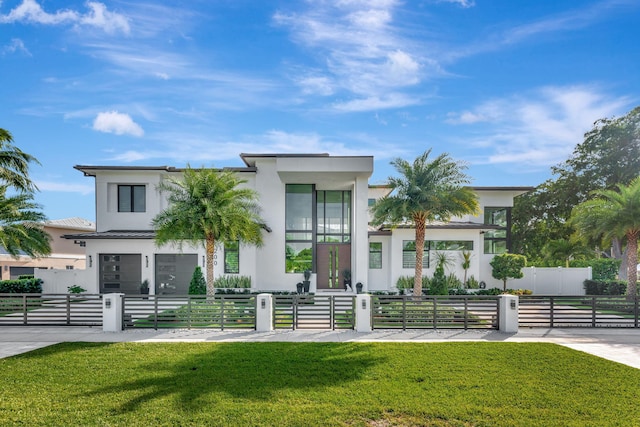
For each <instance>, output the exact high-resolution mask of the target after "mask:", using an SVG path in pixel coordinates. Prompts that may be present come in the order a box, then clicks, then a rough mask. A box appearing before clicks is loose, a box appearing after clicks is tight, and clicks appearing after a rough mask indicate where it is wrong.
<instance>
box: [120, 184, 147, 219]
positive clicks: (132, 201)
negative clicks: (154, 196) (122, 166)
mask: <svg viewBox="0 0 640 427" xmlns="http://www.w3.org/2000/svg"><path fill="white" fill-rule="evenodd" d="M145 193H146V191H145V186H144V185H118V212H145V211H146V195H145Z"/></svg>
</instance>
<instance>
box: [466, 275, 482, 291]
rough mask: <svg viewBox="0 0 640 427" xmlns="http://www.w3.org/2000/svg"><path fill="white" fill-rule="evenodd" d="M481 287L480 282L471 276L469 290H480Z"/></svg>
mask: <svg viewBox="0 0 640 427" xmlns="http://www.w3.org/2000/svg"><path fill="white" fill-rule="evenodd" d="M479 287H480V282H478V280H477V279H476V278H475V277H473V275H471V277H469V278H468V279H467V288H468V289H478V288H479Z"/></svg>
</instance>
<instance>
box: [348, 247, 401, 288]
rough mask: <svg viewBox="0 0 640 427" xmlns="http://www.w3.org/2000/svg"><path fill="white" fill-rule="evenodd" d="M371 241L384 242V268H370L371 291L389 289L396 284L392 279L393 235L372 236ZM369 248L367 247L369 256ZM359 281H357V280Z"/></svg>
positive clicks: (369, 285) (368, 282) (369, 281)
mask: <svg viewBox="0 0 640 427" xmlns="http://www.w3.org/2000/svg"><path fill="white" fill-rule="evenodd" d="M369 242H381V243H382V268H369V274H368V280H367V285H368V289H369V290H370V291H389V290H390V289H391V288H390V286H395V280H392V279H391V273H392V270H391V236H376V235H374V236H371V237H369ZM368 254H369V248H367V256H368ZM356 283H357V282H356Z"/></svg>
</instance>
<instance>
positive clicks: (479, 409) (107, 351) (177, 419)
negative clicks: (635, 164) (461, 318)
mask: <svg viewBox="0 0 640 427" xmlns="http://www.w3.org/2000/svg"><path fill="white" fill-rule="evenodd" d="M0 378H1V381H0V424H2V425H29V426H38V425H46V426H50V425H67V426H75V425H100V426H142V425H145V426H146V425H167V426H178V425H180V426H190V425H209V426H318V425H322V426H324V425H328V426H333V425H335V426H378V427H381V426H392V425H398V426H632V425H640V409H639V405H638V401H639V398H640V387H639V385H640V370H636V369H633V368H630V367H627V366H624V365H620V364H617V363H614V362H609V361H606V360H603V359H599V358H597V357H594V356H590V355H587V354H584V353H580V352H577V351H573V350H570V349H567V348H564V347H561V346H556V345H553V344H543V343H538V344H533V343H527V344H522V343H144V344H143V343H118V344H95V343H65V344H59V345H56V346H52V347H48V348H44V349H41V350H37V351H33V352H30V353H26V354H23V355H19V356H15V357H11V358H7V359H2V360H0Z"/></svg>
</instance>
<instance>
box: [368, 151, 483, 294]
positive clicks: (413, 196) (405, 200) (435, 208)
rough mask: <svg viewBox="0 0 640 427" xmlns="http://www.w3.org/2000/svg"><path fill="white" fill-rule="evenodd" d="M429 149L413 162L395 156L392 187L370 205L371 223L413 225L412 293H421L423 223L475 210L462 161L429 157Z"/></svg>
mask: <svg viewBox="0 0 640 427" xmlns="http://www.w3.org/2000/svg"><path fill="white" fill-rule="evenodd" d="M430 154H431V149H429V150H427V151H425V152H424V153H423V154H422V155H420V156H418V157H417V158H416V159H415V160H414V161H413V163H409V162H407V161H406V160H403V159H400V158H396V159H394V160H393V161H392V162H391V165H392V166H393V167H394V168H395V170H396V171H397V172H398V173H399V174H400V176H399V177H390V178H389V186H390V187H391V189H392V191H391V193H389V195H388V196H386V197H383V198H381V199H379V200H377V201H376V203H375V204H374V205H373V207H372V212H373V221H372V223H373V224H374V225H378V226H382V225H388V226H391V227H394V226H397V225H400V224H409V225H412V226H413V227H414V228H415V247H416V264H415V274H414V278H413V294H414V295H415V296H419V295H422V258H423V256H424V242H425V233H426V226H427V224H428V223H429V222H431V221H448V220H449V219H450V218H451V217H452V216H460V215H466V214H471V213H475V212H477V210H478V196H477V195H476V193H475V192H474V191H473V190H472V189H471V188H469V187H466V186H464V185H465V184H468V183H469V182H470V179H469V177H468V176H467V175H466V174H465V173H464V170H465V169H466V165H464V164H463V163H461V162H458V161H454V160H453V159H451V157H450V156H449V155H448V154H447V153H443V154H441V155H439V156H438V157H436V158H435V159H433V160H430V159H429V155H430Z"/></svg>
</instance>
